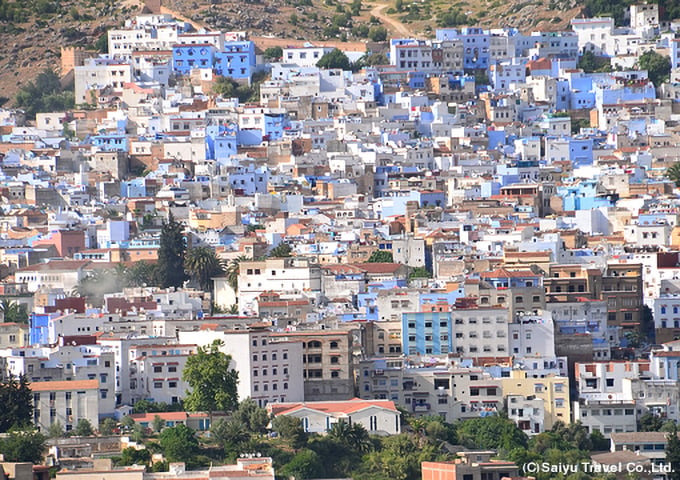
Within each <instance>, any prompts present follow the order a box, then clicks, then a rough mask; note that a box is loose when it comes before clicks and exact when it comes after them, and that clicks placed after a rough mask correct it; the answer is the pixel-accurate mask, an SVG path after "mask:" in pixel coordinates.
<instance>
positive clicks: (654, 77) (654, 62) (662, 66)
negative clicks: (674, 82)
mask: <svg viewBox="0 0 680 480" xmlns="http://www.w3.org/2000/svg"><path fill="white" fill-rule="evenodd" d="M637 64H638V67H640V68H641V69H642V70H647V73H648V75H649V79H650V80H651V81H652V83H653V84H654V86H655V87H658V86H660V85H661V84H662V83H664V82H667V81H668V79H669V78H670V74H671V59H670V57H668V56H666V55H661V54H660V53H657V52H655V51H654V50H647V51H646V52H645V53H643V54H642V55H640V56H639V57H638V61H637Z"/></svg>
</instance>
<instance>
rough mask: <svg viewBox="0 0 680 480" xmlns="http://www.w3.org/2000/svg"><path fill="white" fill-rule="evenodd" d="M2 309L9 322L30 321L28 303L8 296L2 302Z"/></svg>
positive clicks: (6, 320)
mask: <svg viewBox="0 0 680 480" xmlns="http://www.w3.org/2000/svg"><path fill="white" fill-rule="evenodd" d="M0 310H2V313H3V315H4V317H5V322H9V323H28V312H27V311H26V305H20V304H19V303H17V302H13V301H11V300H8V299H6V298H3V299H2V302H0Z"/></svg>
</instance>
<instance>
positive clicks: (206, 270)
mask: <svg viewBox="0 0 680 480" xmlns="http://www.w3.org/2000/svg"><path fill="white" fill-rule="evenodd" d="M184 268H185V269H186V271H187V273H189V275H191V277H192V278H194V279H195V280H196V281H197V282H198V285H199V287H200V288H201V290H203V291H204V292H207V291H212V289H213V282H212V277H217V276H219V275H222V274H223V273H224V265H223V263H222V260H220V258H219V257H218V256H217V254H216V253H215V250H213V249H212V248H210V247H195V248H190V249H189V250H188V251H187V252H186V255H185V257H184Z"/></svg>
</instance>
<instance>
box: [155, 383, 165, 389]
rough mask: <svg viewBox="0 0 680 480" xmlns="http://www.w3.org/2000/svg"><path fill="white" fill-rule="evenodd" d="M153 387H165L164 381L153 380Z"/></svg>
mask: <svg viewBox="0 0 680 480" xmlns="http://www.w3.org/2000/svg"><path fill="white" fill-rule="evenodd" d="M153 388H163V382H153Z"/></svg>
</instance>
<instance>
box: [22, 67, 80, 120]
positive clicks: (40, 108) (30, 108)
mask: <svg viewBox="0 0 680 480" xmlns="http://www.w3.org/2000/svg"><path fill="white" fill-rule="evenodd" d="M15 104H16V106H17V107H18V108H21V109H23V110H24V111H25V112H26V116H27V117H28V118H30V119H34V118H35V114H36V113H41V112H59V111H64V110H67V109H69V108H73V105H74V96H73V92H70V91H65V90H63V89H62V86H61V80H60V78H59V76H58V75H57V74H56V73H54V71H52V70H50V69H47V70H44V71H43V72H41V73H40V74H39V75H38V76H37V77H36V79H35V81H31V82H28V83H27V84H25V85H24V86H22V87H21V88H20V89H19V92H18V93H17V96H16V98H15Z"/></svg>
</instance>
